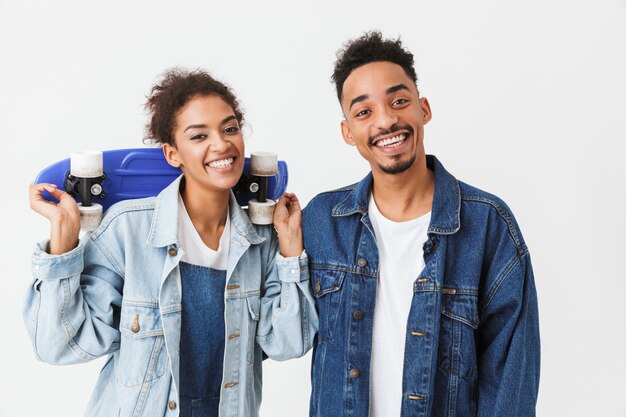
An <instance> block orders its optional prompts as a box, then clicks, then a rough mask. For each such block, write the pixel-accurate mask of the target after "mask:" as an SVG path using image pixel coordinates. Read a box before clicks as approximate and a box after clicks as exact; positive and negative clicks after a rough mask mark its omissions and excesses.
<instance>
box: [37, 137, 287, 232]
mask: <svg viewBox="0 0 626 417" xmlns="http://www.w3.org/2000/svg"><path fill="white" fill-rule="evenodd" d="M181 173H182V171H181V170H180V169H179V168H174V167H172V166H171V165H169V164H168V163H167V161H166V160H165V156H164V155H163V151H162V150H161V149H160V148H135V149H115V150H108V151H102V152H100V151H87V152H77V153H73V154H72V155H71V157H70V158H67V159H64V160H62V161H59V162H56V163H54V164H52V165H50V166H49V167H47V168H45V169H44V170H43V171H41V172H40V173H39V175H37V178H36V179H35V183H37V184H38V183H42V182H47V183H51V184H55V185H56V186H57V187H58V188H59V189H61V190H65V191H66V192H67V193H69V194H70V195H72V196H73V197H74V198H75V199H76V201H77V202H78V206H79V209H80V216H81V229H82V230H84V231H90V230H94V229H95V228H96V227H98V225H99V224H100V220H101V218H102V213H103V211H106V210H107V209H108V208H109V207H110V206H111V205H113V204H115V203H117V202H118V201H122V200H128V199H133V198H143V197H152V196H156V195H157V194H159V193H160V192H161V190H163V189H164V188H165V187H167V186H168V185H170V184H171V183H172V181H174V180H175V179H176V178H177V177H178V176H179V175H180V174H181ZM288 179H289V175H288V170H287V163H286V162H285V161H279V160H278V158H277V156H276V154H274V153H270V152H256V153H252V154H251V156H250V157H247V158H246V159H245V162H244V169H243V174H242V176H241V178H240V179H239V181H238V182H237V184H236V185H235V186H234V187H233V192H234V194H235V197H236V198H237V202H238V203H239V205H241V206H242V207H244V208H245V207H247V208H248V217H250V221H252V223H254V224H272V216H273V213H274V206H275V204H276V203H275V201H274V200H278V199H279V198H280V197H281V196H282V194H283V193H284V192H285V190H286V189H287V181H288ZM43 198H45V199H46V200H48V201H53V202H56V201H57V200H56V199H55V198H54V197H52V196H51V195H50V194H49V193H47V192H44V193H43Z"/></svg>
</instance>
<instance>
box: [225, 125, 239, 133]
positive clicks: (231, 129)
mask: <svg viewBox="0 0 626 417" xmlns="http://www.w3.org/2000/svg"><path fill="white" fill-rule="evenodd" d="M237 132H239V128H238V127H237V126H229V127H227V128H226V129H224V133H237Z"/></svg>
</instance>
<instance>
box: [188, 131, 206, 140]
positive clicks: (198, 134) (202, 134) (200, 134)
mask: <svg viewBox="0 0 626 417" xmlns="http://www.w3.org/2000/svg"><path fill="white" fill-rule="evenodd" d="M206 137H207V136H206V135H205V134H204V133H196V134H195V135H193V136H192V137H191V140H201V139H206Z"/></svg>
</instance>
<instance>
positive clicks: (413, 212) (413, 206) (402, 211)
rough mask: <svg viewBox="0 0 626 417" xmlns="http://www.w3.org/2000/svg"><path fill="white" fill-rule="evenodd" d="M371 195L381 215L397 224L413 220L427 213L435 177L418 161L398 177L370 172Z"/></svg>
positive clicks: (431, 201)
mask: <svg viewBox="0 0 626 417" xmlns="http://www.w3.org/2000/svg"><path fill="white" fill-rule="evenodd" d="M372 175H373V178H374V183H373V186H372V193H373V196H374V201H376V207H378V210H379V211H380V212H381V214H382V215H383V216H385V217H386V218H388V219H389V220H393V221H396V222H402V221H408V220H412V219H416V218H418V217H420V216H423V215H424V214H426V213H428V212H429V211H430V210H431V208H432V204H433V196H434V194H435V175H434V173H433V172H432V171H431V170H429V169H428V167H427V166H426V158H425V156H423V157H422V158H418V159H417V160H416V161H415V162H414V164H413V166H411V168H409V169H407V170H406V171H404V172H401V173H399V174H387V173H384V172H381V171H378V170H373V171H372Z"/></svg>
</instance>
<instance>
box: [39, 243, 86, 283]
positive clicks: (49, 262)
mask: <svg viewBox="0 0 626 417" xmlns="http://www.w3.org/2000/svg"><path fill="white" fill-rule="evenodd" d="M85 243H86V240H85V239H79V241H78V246H77V247H76V248H74V249H72V250H71V251H69V252H67V253H64V254H62V255H50V254H49V253H48V252H47V250H48V247H49V245H50V241H49V240H43V241H41V242H39V243H37V245H36V246H35V250H34V251H33V256H32V260H31V262H32V265H31V267H32V271H33V277H35V279H38V280H41V281H55V280H59V279H63V278H69V277H71V276H73V275H79V274H80V273H81V272H83V252H84V250H85Z"/></svg>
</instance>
